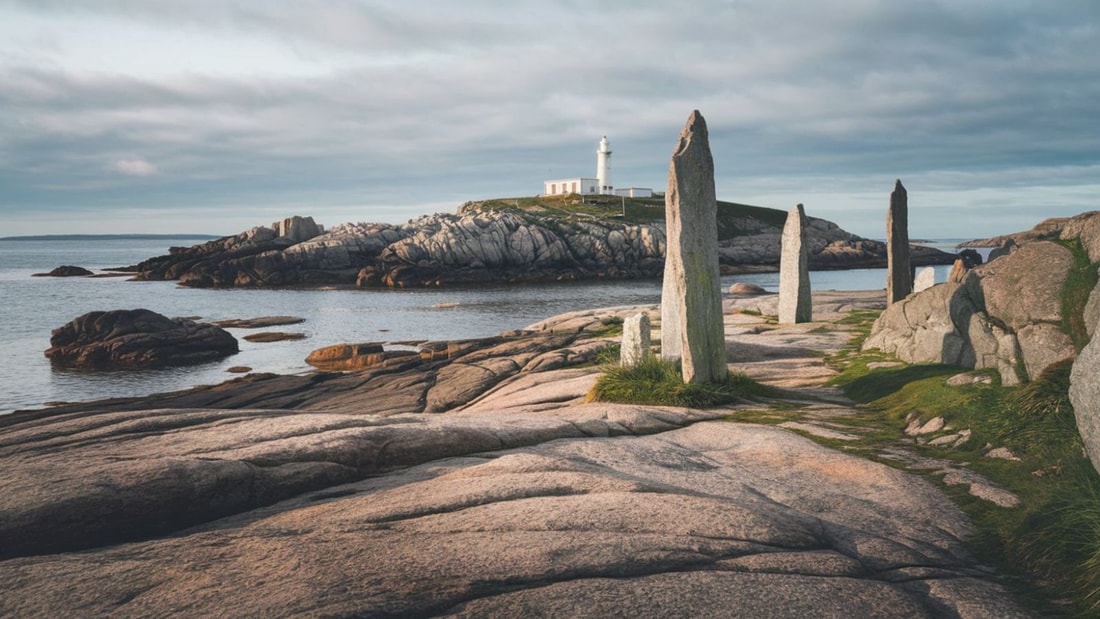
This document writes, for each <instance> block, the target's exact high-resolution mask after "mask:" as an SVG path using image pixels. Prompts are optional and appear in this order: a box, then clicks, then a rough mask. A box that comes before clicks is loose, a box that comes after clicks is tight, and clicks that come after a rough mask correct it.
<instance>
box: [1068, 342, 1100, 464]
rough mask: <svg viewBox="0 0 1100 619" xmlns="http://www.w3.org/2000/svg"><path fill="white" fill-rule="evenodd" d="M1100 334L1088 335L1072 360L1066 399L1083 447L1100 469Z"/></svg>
mask: <svg viewBox="0 0 1100 619" xmlns="http://www.w3.org/2000/svg"><path fill="white" fill-rule="evenodd" d="M1097 377H1100V338H1096V337H1094V338H1092V341H1090V342H1089V343H1088V345H1086V346H1085V347H1084V348H1083V349H1082V350H1081V354H1080V355H1078V357H1077V359H1076V360H1075V361H1074V362H1073V369H1072V371H1071V372H1070V376H1069V381H1070V383H1069V399H1070V402H1071V403H1072V404H1073V415H1074V417H1075V418H1076V419H1077V431H1078V432H1080V434H1081V440H1082V441H1084V443H1085V451H1086V452H1088V455H1089V460H1091V461H1092V466H1093V468H1095V469H1096V470H1097V471H1100V380H1097Z"/></svg>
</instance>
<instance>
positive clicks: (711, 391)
mask: <svg viewBox="0 0 1100 619" xmlns="http://www.w3.org/2000/svg"><path fill="white" fill-rule="evenodd" d="M778 393H779V391H778V390H777V389H773V388H771V387H767V386H765V385H761V384H760V383H758V382H756V381H754V380H752V379H751V378H748V377H747V376H745V375H744V374H735V373H732V372H731V373H729V374H728V375H727V376H726V380H724V381H722V382H719V383H685V382H684V380H683V377H682V374H681V369H680V363H679V362H674V361H668V360H665V359H660V358H658V357H648V358H646V359H645V360H643V361H642V362H641V363H639V364H638V365H636V366H634V367H622V366H619V365H608V366H606V367H605V368H604V373H603V374H602V375H601V376H600V378H599V379H597V381H596V384H595V385H594V386H593V387H592V389H591V391H589V392H588V398H587V400H588V401H589V402H619V403H623V404H652V405H661V406H685V407H688V408H713V407H715V406H721V405H723V404H732V403H734V402H742V401H745V400H746V399H752V398H757V397H765V396H774V395H776V394H778Z"/></svg>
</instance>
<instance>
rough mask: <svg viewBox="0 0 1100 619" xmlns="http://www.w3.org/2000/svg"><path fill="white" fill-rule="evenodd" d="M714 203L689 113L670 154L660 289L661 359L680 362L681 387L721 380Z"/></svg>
mask: <svg viewBox="0 0 1100 619" xmlns="http://www.w3.org/2000/svg"><path fill="white" fill-rule="evenodd" d="M717 217H718V203H717V200H716V199H715V197H714V160H713V158H712V157H711V154H710V142H709V138H708V136H707V123H706V120H704V119H703V116H702V114H700V113H699V111H698V110H696V111H693V112H692V113H691V116H689V117H688V120H687V123H686V124H685V125H684V128H683V130H682V131H681V132H680V139H679V142H678V144H677V145H676V148H675V149H674V150H673V152H672V160H671V162H670V163H669V170H668V191H667V192H666V193H665V223H666V226H667V227H668V255H667V257H666V259H665V269H664V278H663V280H662V288H661V356H662V357H664V358H665V359H679V360H680V362H681V368H682V371H683V377H684V382H686V383H713V382H718V381H720V380H724V379H725V377H726V375H727V374H728V373H729V370H728V369H727V368H726V347H725V338H724V336H723V331H722V288H721V281H720V278H719V273H718V233H717V230H718V220H717Z"/></svg>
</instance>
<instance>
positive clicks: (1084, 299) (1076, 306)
mask: <svg viewBox="0 0 1100 619" xmlns="http://www.w3.org/2000/svg"><path fill="white" fill-rule="evenodd" d="M1063 244H1064V245H1065V246H1066V247H1067V248H1068V249H1069V250H1070V251H1071V252H1073V267H1071V268H1070V271H1069V274H1068V275H1067V276H1066V281H1065V283H1063V284H1062V299H1061V300H1062V330H1063V331H1064V332H1065V333H1066V335H1068V336H1069V337H1070V339H1072V340H1073V345H1074V346H1076V347H1077V350H1078V351H1080V350H1081V349H1082V348H1084V347H1085V344H1088V343H1089V334H1088V331H1087V330H1086V328H1085V320H1084V313H1085V304H1086V303H1088V300H1089V294H1090V293H1092V290H1093V288H1095V287H1096V283H1097V279H1098V276H1097V265H1096V264H1093V263H1090V262H1089V255H1088V252H1087V251H1085V248H1084V247H1083V246H1082V245H1081V240H1080V239H1073V240H1072V241H1068V242H1065V243H1063Z"/></svg>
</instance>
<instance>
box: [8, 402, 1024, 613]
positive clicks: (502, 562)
mask: <svg viewBox="0 0 1100 619" xmlns="http://www.w3.org/2000/svg"><path fill="white" fill-rule="evenodd" d="M706 418H707V415H706V414H698V413H689V412H687V411H673V410H662V409H647V408H645V407H640V408H639V407H622V406H608V405H587V406H583V407H579V408H574V409H569V410H568V412H567V413H558V414H548V415H543V416H541V417H539V418H535V417H531V416H530V415H527V416H522V417H520V416H516V415H500V414H479V415H459V416H456V417H449V416H434V417H423V416H399V417H389V418H386V419H371V418H370V417H357V418H349V417H347V416H332V415H323V414H316V413H313V414H297V415H285V414H284V415H272V414H271V413H269V412H265V411H247V412H246V411H241V412H236V413H231V412H226V411H222V412H214V411H192V412H188V413H179V412H177V413H173V414H171V415H163V414H152V415H150V414H149V413H148V412H143V413H140V414H128V415H127V414H121V415H113V416H111V417H109V418H101V419H94V418H77V419H70V420H64V421H62V420H54V422H53V423H51V424H49V425H47V426H43V427H37V428H12V429H9V430H8V432H6V433H5V437H4V438H5V444H4V447H3V448H2V449H3V455H4V458H5V462H7V463H8V466H7V467H5V470H4V471H3V472H0V475H2V476H3V477H4V481H5V487H6V488H8V489H9V490H8V494H7V498H8V502H7V503H6V504H8V505H15V506H17V507H16V509H14V510H12V511H11V512H9V516H10V517H9V518H7V519H5V520H4V523H5V526H7V527H9V530H12V529H14V530H15V531H17V532H18V535H17V536H14V537H9V539H16V540H17V541H18V545H16V546H14V547H6V548H5V550H6V552H7V553H8V556H9V557H13V556H14V557H18V558H9V559H8V560H7V561H3V562H0V583H3V584H0V588H2V589H3V592H4V595H3V596H0V612H2V613H3V614H5V615H8V616H29V615H40V616H46V615H53V616H63V615H69V614H71V613H73V612H77V609H79V612H80V613H81V614H86V615H104V614H110V615H112V616H151V615H164V614H172V613H179V612H186V613H187V614H192V615H196V616H199V615H215V614H217V615H230V616H245V615H251V616H256V615H263V616H290V615H356V616H375V615H382V614H386V615H401V616H428V615H445V614H454V615H458V616H473V615H476V616H485V615H494V616H520V615H524V616H531V615H532V614H534V615H538V616H560V615H569V616H597V615H606V614H612V615H614V614H627V615H630V616H635V617H665V616H669V615H670V614H671V615H677V616H704V615H710V614H719V615H729V614H730V613H731V612H732V613H734V615H738V614H740V615H741V616H760V615H766V616H790V617H794V616H834V615H835V616H839V615H841V614H844V615H854V616H881V615H890V616H914V617H934V616H943V615H944V614H945V613H946V614H950V613H953V612H960V611H961V613H960V615H959V616H1003V617H1012V616H1023V614H1022V612H1021V611H1020V610H1019V609H1018V608H1017V607H1016V606H1015V605H1014V604H1013V602H1012V601H1011V599H1010V598H1009V596H1007V594H1006V592H1005V591H1004V590H1003V589H1002V588H1001V587H999V586H998V585H996V584H994V583H993V582H991V580H990V579H989V577H988V574H987V573H986V572H985V571H983V570H981V569H980V568H979V567H978V566H977V565H976V564H975V563H974V562H973V561H972V559H970V558H969V557H968V555H967V554H966V551H965V550H964V548H963V546H962V542H961V540H962V538H964V537H965V536H966V535H967V534H968V532H969V527H968V525H967V523H966V520H965V518H964V517H963V516H962V514H961V513H960V512H959V511H958V510H957V509H956V508H955V507H954V506H953V505H952V504H951V503H950V502H949V501H948V500H947V499H946V498H945V497H944V496H943V494H941V493H940V492H938V491H937V490H936V489H935V488H934V487H933V486H931V485H930V484H928V483H927V482H925V481H924V480H922V479H920V478H918V477H915V476H910V475H907V474H905V473H903V472H901V471H898V470H895V469H892V468H890V467H887V466H884V465H880V464H876V463H873V462H870V461H867V460H863V459H859V458H856V457H853V456H848V455H844V454H841V453H839V452H836V451H832V450H829V449H826V448H823V447H819V446H817V445H815V444H813V443H811V442H810V441H808V440H806V439H803V438H800V437H798V436H795V435H793V434H790V433H788V432H786V431H784V430H781V429H776V428H768V427H759V426H746V425H739V424H732V423H728V422H701V420H703V419H706ZM700 422H701V423H700ZM163 424H168V426H170V427H172V428H173V432H172V433H163V432H156V429H157V427H158V425H163ZM692 424H694V425H692ZM135 428H140V429H141V430H143V432H140V433H135V432H134V429H135ZM226 428H233V430H234V431H233V432H227V431H226ZM677 428H680V429H677ZM58 430H64V434H65V435H67V436H70V437H76V438H85V439H90V438H93V437H94V438H96V439H97V440H84V441H73V440H64V439H60V438H59V437H58V434H59V433H58ZM655 432H659V433H658V434H654V433H655ZM646 435H649V436H646ZM245 436H247V437H248V440H247V441H246V442H242V441H241V440H240V439H241V438H242V437H245ZM609 436H612V437H613V436H620V438H607V437H609ZM110 437H114V438H115V440H106V439H108V438H110ZM555 439H557V440H555ZM562 439H564V440H562ZM152 454H155V455H152ZM59 455H62V456H63V457H65V458H73V459H77V458H78V459H79V461H80V462H81V463H82V466H81V467H80V469H79V474H78V475H76V476H75V478H74V477H73V476H67V477H68V478H67V479H59V474H60V473H61V470H60V469H59V468H58V467H57V466H55V465H54V464H55V463H56V459H57V457H58V456H59ZM809 462H812V463H814V465H813V466H806V463H809ZM13 469H14V471H18V472H14V471H13ZM30 474H35V475H43V476H44V477H34V478H32V477H30ZM368 474H369V475H370V477H369V478H366V479H364V477H366V476H367V475H368ZM359 480H361V481H359ZM51 482H52V483H51ZM42 483H50V485H51V487H53V488H55V489H56V492H57V495H56V496H55V499H54V500H53V501H50V502H49V503H48V504H45V505H43V504H42V503H39V502H38V501H37V500H36V497H40V496H41V493H39V492H37V491H36V486H37V485H39V484H42ZM98 484H105V485H98ZM97 485H98V487H100V488H103V490H102V491H101V492H100V493H89V492H88V489H89V488H94V487H97ZM62 498H65V500H64V501H63V500H61V499H62ZM278 499H283V500H282V501H281V502H274V503H273V501H277V500H278ZM253 501H259V502H262V503H273V504H271V505H270V507H261V508H257V509H252V510H251V511H247V512H244V513H240V515H238V516H229V514H233V513H234V512H240V511H242V508H243V507H245V506H247V505H249V503H250V502H253ZM31 505H34V506H35V509H31V508H30V506H31ZM201 512H205V513H201ZM930 513H932V514H935V515H936V516H935V519H934V520H929V519H928V514H930ZM181 515H187V516H191V517H193V518H194V519H195V520H197V521H200V522H201V521H202V520H203V519H205V518H212V517H217V516H218V515H226V516H228V517H225V518H222V519H220V520H215V521H213V522H211V523H210V524H208V525H203V526H200V527H198V528H193V529H190V530H185V531H182V532H180V533H177V534H174V535H171V536H165V535H164V533H166V532H167V531H165V530H164V529H165V525H166V524H168V523H177V524H178V523H179V518H180V516H181ZM97 519H99V520H98V522H97ZM61 522H64V523H65V524H66V525H67V526H66V527H64V528H61V529H60V533H61V534H60V535H54V532H55V530H54V527H55V526H56V525H57V523H61ZM35 523H39V524H38V525H37V526H36V524H35ZM49 523H53V526H50V524H49ZM108 531H116V532H121V531H125V532H127V533H128V536H129V537H130V539H131V541H130V542H129V543H123V544H121V545H117V546H102V545H101V544H102V543H103V542H104V541H106V540H110V539H111V537H110V535H109V533H108ZM104 535H107V537H103V536H104ZM93 540H94V541H93ZM32 541H34V542H37V544H35V545H31V542H32ZM113 541H117V540H113ZM89 547H90V548H91V549H90V550H84V551H83V552H73V551H72V549H75V548H89ZM47 548H48V549H49V551H50V552H54V553H59V554H47V555H40V554H38V553H39V552H41V551H43V550H46V549H47ZM28 551H30V552H33V553H34V554H33V555H32V554H29V553H28ZM196 574H201V575H202V577H201V578H196V576H195V575H196ZM62 589H63V591H64V594H63V595H62V594H59V593H60V591H61V590H62ZM229 600H232V603H231V604H228V603H227V602H228V601H229ZM968 608H969V609H976V610H977V609H980V610H979V612H980V613H982V615H976V614H972V613H971V612H967V610H966V609H968Z"/></svg>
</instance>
